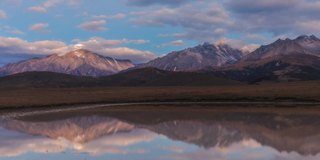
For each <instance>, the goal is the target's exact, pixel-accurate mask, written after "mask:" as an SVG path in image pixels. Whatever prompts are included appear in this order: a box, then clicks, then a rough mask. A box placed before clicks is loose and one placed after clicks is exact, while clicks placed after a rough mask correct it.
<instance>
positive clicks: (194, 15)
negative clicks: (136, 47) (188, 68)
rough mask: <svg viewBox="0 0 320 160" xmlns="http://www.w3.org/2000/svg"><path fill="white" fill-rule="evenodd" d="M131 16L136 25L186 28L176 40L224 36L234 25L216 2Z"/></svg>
mask: <svg viewBox="0 0 320 160" xmlns="http://www.w3.org/2000/svg"><path fill="white" fill-rule="evenodd" d="M199 8H201V10H199ZM131 15H132V16H133V18H132V19H131V22H132V23H134V24H135V25H139V26H153V27H163V26H171V27H177V28H178V27H179V28H184V30H185V32H184V33H179V35H177V34H176V35H175V36H176V38H179V37H180V38H185V39H192V40H201V41H203V40H212V39H214V37H217V36H219V37H220V36H224V35H225V34H226V33H227V31H226V30H224V28H230V27H231V26H233V24H234V23H233V20H232V19H231V18H230V16H229V14H228V12H227V11H225V10H224V8H223V7H222V6H221V5H220V4H218V3H215V2H208V3H206V4H205V6H204V4H203V3H196V4H185V5H181V6H178V7H174V8H167V7H160V8H156V9H155V8H152V9H146V10H144V11H139V12H132V13H131ZM167 35H168V34H167Z"/></svg>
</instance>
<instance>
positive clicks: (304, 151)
mask: <svg viewBox="0 0 320 160" xmlns="http://www.w3.org/2000/svg"><path fill="white" fill-rule="evenodd" d="M283 113H285V111H282V112H281V113H276V112H254V111H246V110H242V111H216V110H212V111H211V110H205V111H201V109H199V110H197V111H194V110H192V111H188V110H186V111H183V112H181V111H180V112H179V111H170V110H161V111H151V110H149V111H148V110H133V111H120V110H108V109H103V108H101V109H96V110H82V111H77V112H73V111H72V112H71V111H68V112H59V113H46V114H37V115H34V116H22V117H21V116H16V117H11V118H8V116H4V115H5V114H4V115H2V116H1V117H2V118H1V119H0V159H1V160H2V159H4V160H7V159H27V160H37V159H39V160H40V159H66V160H67V159H113V160H114V159H115V160H117V159H119V160H123V159H125V160H139V159H144V160H149V159H150V160H153V159H155V160H157V159H159V160H160V159H167V160H171V159H174V160H176V159H177V160H180V159H182V160H189V159H190V160H194V159H201V160H211V159H223V160H249V159H259V160H260V159H261V160H279V159H281V160H304V159H305V160H316V159H320V154H319V153H320V128H319V127H318V126H319V125H320V113H318V112H314V113H310V112H308V113H307V114H306V113H304V112H303V111H297V112H294V113H285V114H283Z"/></svg>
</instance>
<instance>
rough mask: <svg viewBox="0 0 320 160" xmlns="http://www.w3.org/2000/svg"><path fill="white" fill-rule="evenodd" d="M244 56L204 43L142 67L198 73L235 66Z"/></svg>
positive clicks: (231, 49) (237, 52)
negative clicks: (227, 65) (208, 69)
mask: <svg viewBox="0 0 320 160" xmlns="http://www.w3.org/2000/svg"><path fill="white" fill-rule="evenodd" d="M242 56H243V53H242V52H241V51H240V50H237V49H233V48H231V47H230V46H228V45H214V44H210V43H204V44H202V45H198V46H196V47H194V48H188V49H185V50H182V51H177V52H172V53H169V54H168V55H166V56H164V57H161V58H157V59H155V60H153V61H150V62H148V63H146V64H143V65H142V66H140V67H154V68H158V69H162V70H168V71H198V70H203V69H206V68H212V67H213V68H218V67H221V66H223V65H225V64H234V63H236V62H237V61H239V60H240V59H241V58H242Z"/></svg>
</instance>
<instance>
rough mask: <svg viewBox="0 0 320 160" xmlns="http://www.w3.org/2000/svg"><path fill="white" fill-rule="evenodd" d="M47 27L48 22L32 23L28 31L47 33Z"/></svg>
mask: <svg viewBox="0 0 320 160" xmlns="http://www.w3.org/2000/svg"><path fill="white" fill-rule="evenodd" d="M48 27H49V24H48V23H37V24H33V25H31V26H30V27H29V30H30V31H33V32H38V33H48V32H49V30H48V29H47V28H48Z"/></svg>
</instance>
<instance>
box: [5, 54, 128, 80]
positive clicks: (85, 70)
mask: <svg viewBox="0 0 320 160" xmlns="http://www.w3.org/2000/svg"><path fill="white" fill-rule="evenodd" d="M133 66H134V64H133V63H132V62H131V61H129V60H118V59H113V58H110V57H103V56H101V55H98V54H96V53H93V52H91V51H88V50H84V49H79V50H75V51H72V52H69V53H66V54H64V55H58V54H54V55H50V56H48V57H45V58H37V59H31V60H27V61H22V62H19V63H15V64H8V65H6V66H4V67H2V68H0V75H11V74H16V73H22V72H30V71H48V72H57V73H65V74H71V75H77V76H93V77H98V76H106V75H111V74H115V73H117V72H119V71H122V70H125V69H128V68H131V67H133Z"/></svg>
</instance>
